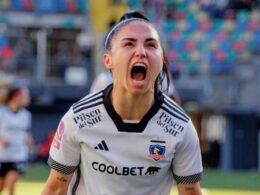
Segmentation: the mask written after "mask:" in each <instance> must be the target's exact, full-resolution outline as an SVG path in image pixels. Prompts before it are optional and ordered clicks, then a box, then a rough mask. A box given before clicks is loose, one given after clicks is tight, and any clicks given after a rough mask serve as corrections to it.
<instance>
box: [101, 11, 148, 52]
mask: <svg viewBox="0 0 260 195" xmlns="http://www.w3.org/2000/svg"><path fill="white" fill-rule="evenodd" d="M138 20H141V21H145V22H147V23H150V24H152V23H151V21H150V20H149V19H148V18H147V17H146V16H145V15H144V14H143V13H142V12H141V11H138V10H130V11H127V12H125V13H124V14H123V16H121V18H120V20H119V21H118V22H117V23H115V24H114V25H113V26H112V28H111V29H110V31H109V32H108V34H107V36H106V38H105V44H104V46H105V50H109V49H111V40H112V39H113V37H114V35H115V34H116V32H117V31H118V30H119V29H120V27H122V26H124V25H126V24H128V23H129V22H131V21H138Z"/></svg>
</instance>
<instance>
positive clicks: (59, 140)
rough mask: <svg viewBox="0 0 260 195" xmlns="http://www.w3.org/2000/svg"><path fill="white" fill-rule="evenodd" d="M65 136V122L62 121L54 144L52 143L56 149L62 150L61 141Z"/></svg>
mask: <svg viewBox="0 0 260 195" xmlns="http://www.w3.org/2000/svg"><path fill="white" fill-rule="evenodd" d="M63 134H64V123H63V121H61V122H60V124H59V126H58V129H57V131H56V134H55V137H54V139H53V142H52V144H53V146H54V147H55V148H57V149H58V150H59V149H60V145H61V139H62V137H63Z"/></svg>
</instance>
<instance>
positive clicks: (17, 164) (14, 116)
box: [0, 86, 33, 195]
mask: <svg viewBox="0 0 260 195" xmlns="http://www.w3.org/2000/svg"><path fill="white" fill-rule="evenodd" d="M29 103H30V94H29V90H28V88H27V87H25V86H12V87H10V89H9V91H8V93H7V96H6V101H5V104H3V105H2V106H0V192H2V191H3V189H4V188H7V190H8V194H10V195H13V194H14V190H15V184H16V182H17V180H18V179H19V177H20V176H21V174H23V173H24V172H25V165H26V162H27V161H28V155H29V146H31V145H32V144H33V138H32V136H31V133H30V128H31V113H30V112H29V111H28V110H26V109H25V107H26V106H28V105H29Z"/></svg>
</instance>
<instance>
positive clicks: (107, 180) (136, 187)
mask: <svg viewBox="0 0 260 195" xmlns="http://www.w3.org/2000/svg"><path fill="white" fill-rule="evenodd" d="M110 90H111V85H110V86H109V87H107V88H106V89H104V90H103V91H100V92H97V93H94V94H90V95H88V96H86V97H84V98H83V99H81V100H80V101H79V102H77V103H75V104H73V105H72V107H71V108H70V110H69V111H68V112H67V113H66V114H65V115H64V117H63V118H62V120H61V121H60V124H59V127H58V130H57V132H56V136H55V138H54V141H53V143H52V146H51V150H50V157H49V160H48V163H49V165H50V166H51V167H52V168H53V169H55V170H56V171H58V172H61V173H64V174H71V173H73V172H74V171H75V174H74V176H75V178H74V180H73V181H72V182H71V184H70V188H69V193H68V194H77V195H82V194H86V195H122V194H124V195H127V194H129V195H132V194H135V195H144V194H145V195H148V194H149V195H158V194H160V195H168V194H170V190H171V188H172V185H173V181H174V180H175V181H176V182H177V183H184V184H188V183H194V182H197V181H200V179H201V174H202V161H201V153H200V146H199V140H198V136H197V133H196V130H195V128H194V126H193V124H192V122H191V119H190V118H189V117H188V116H187V115H186V114H185V113H184V111H183V110H182V109H181V108H180V107H179V106H178V105H177V104H176V103H174V102H173V101H172V100H171V99H170V98H169V97H167V96H166V95H163V94H162V93H159V94H158V97H157V98H156V100H155V103H154V105H153V106H152V108H151V109H150V110H149V111H148V112H147V113H146V115H145V116H144V117H143V119H142V120H141V121H139V122H129V121H128V122H126V121H123V120H122V119H121V118H120V116H119V115H118V114H117V113H116V111H115V110H114V108H113V106H112V104H111V102H110V101H109V99H108V94H109V92H110Z"/></svg>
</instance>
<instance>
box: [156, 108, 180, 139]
mask: <svg viewBox="0 0 260 195" xmlns="http://www.w3.org/2000/svg"><path fill="white" fill-rule="evenodd" d="M157 124H158V125H159V126H160V127H162V128H163V131H164V132H165V133H168V134H170V135H173V136H177V135H178V134H180V133H181V132H182V131H183V129H184V127H183V126H182V125H180V124H178V123H176V122H175V121H173V118H172V117H171V116H170V115H169V114H167V113H166V112H162V114H161V115H160V117H159V120H158V121H157Z"/></svg>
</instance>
